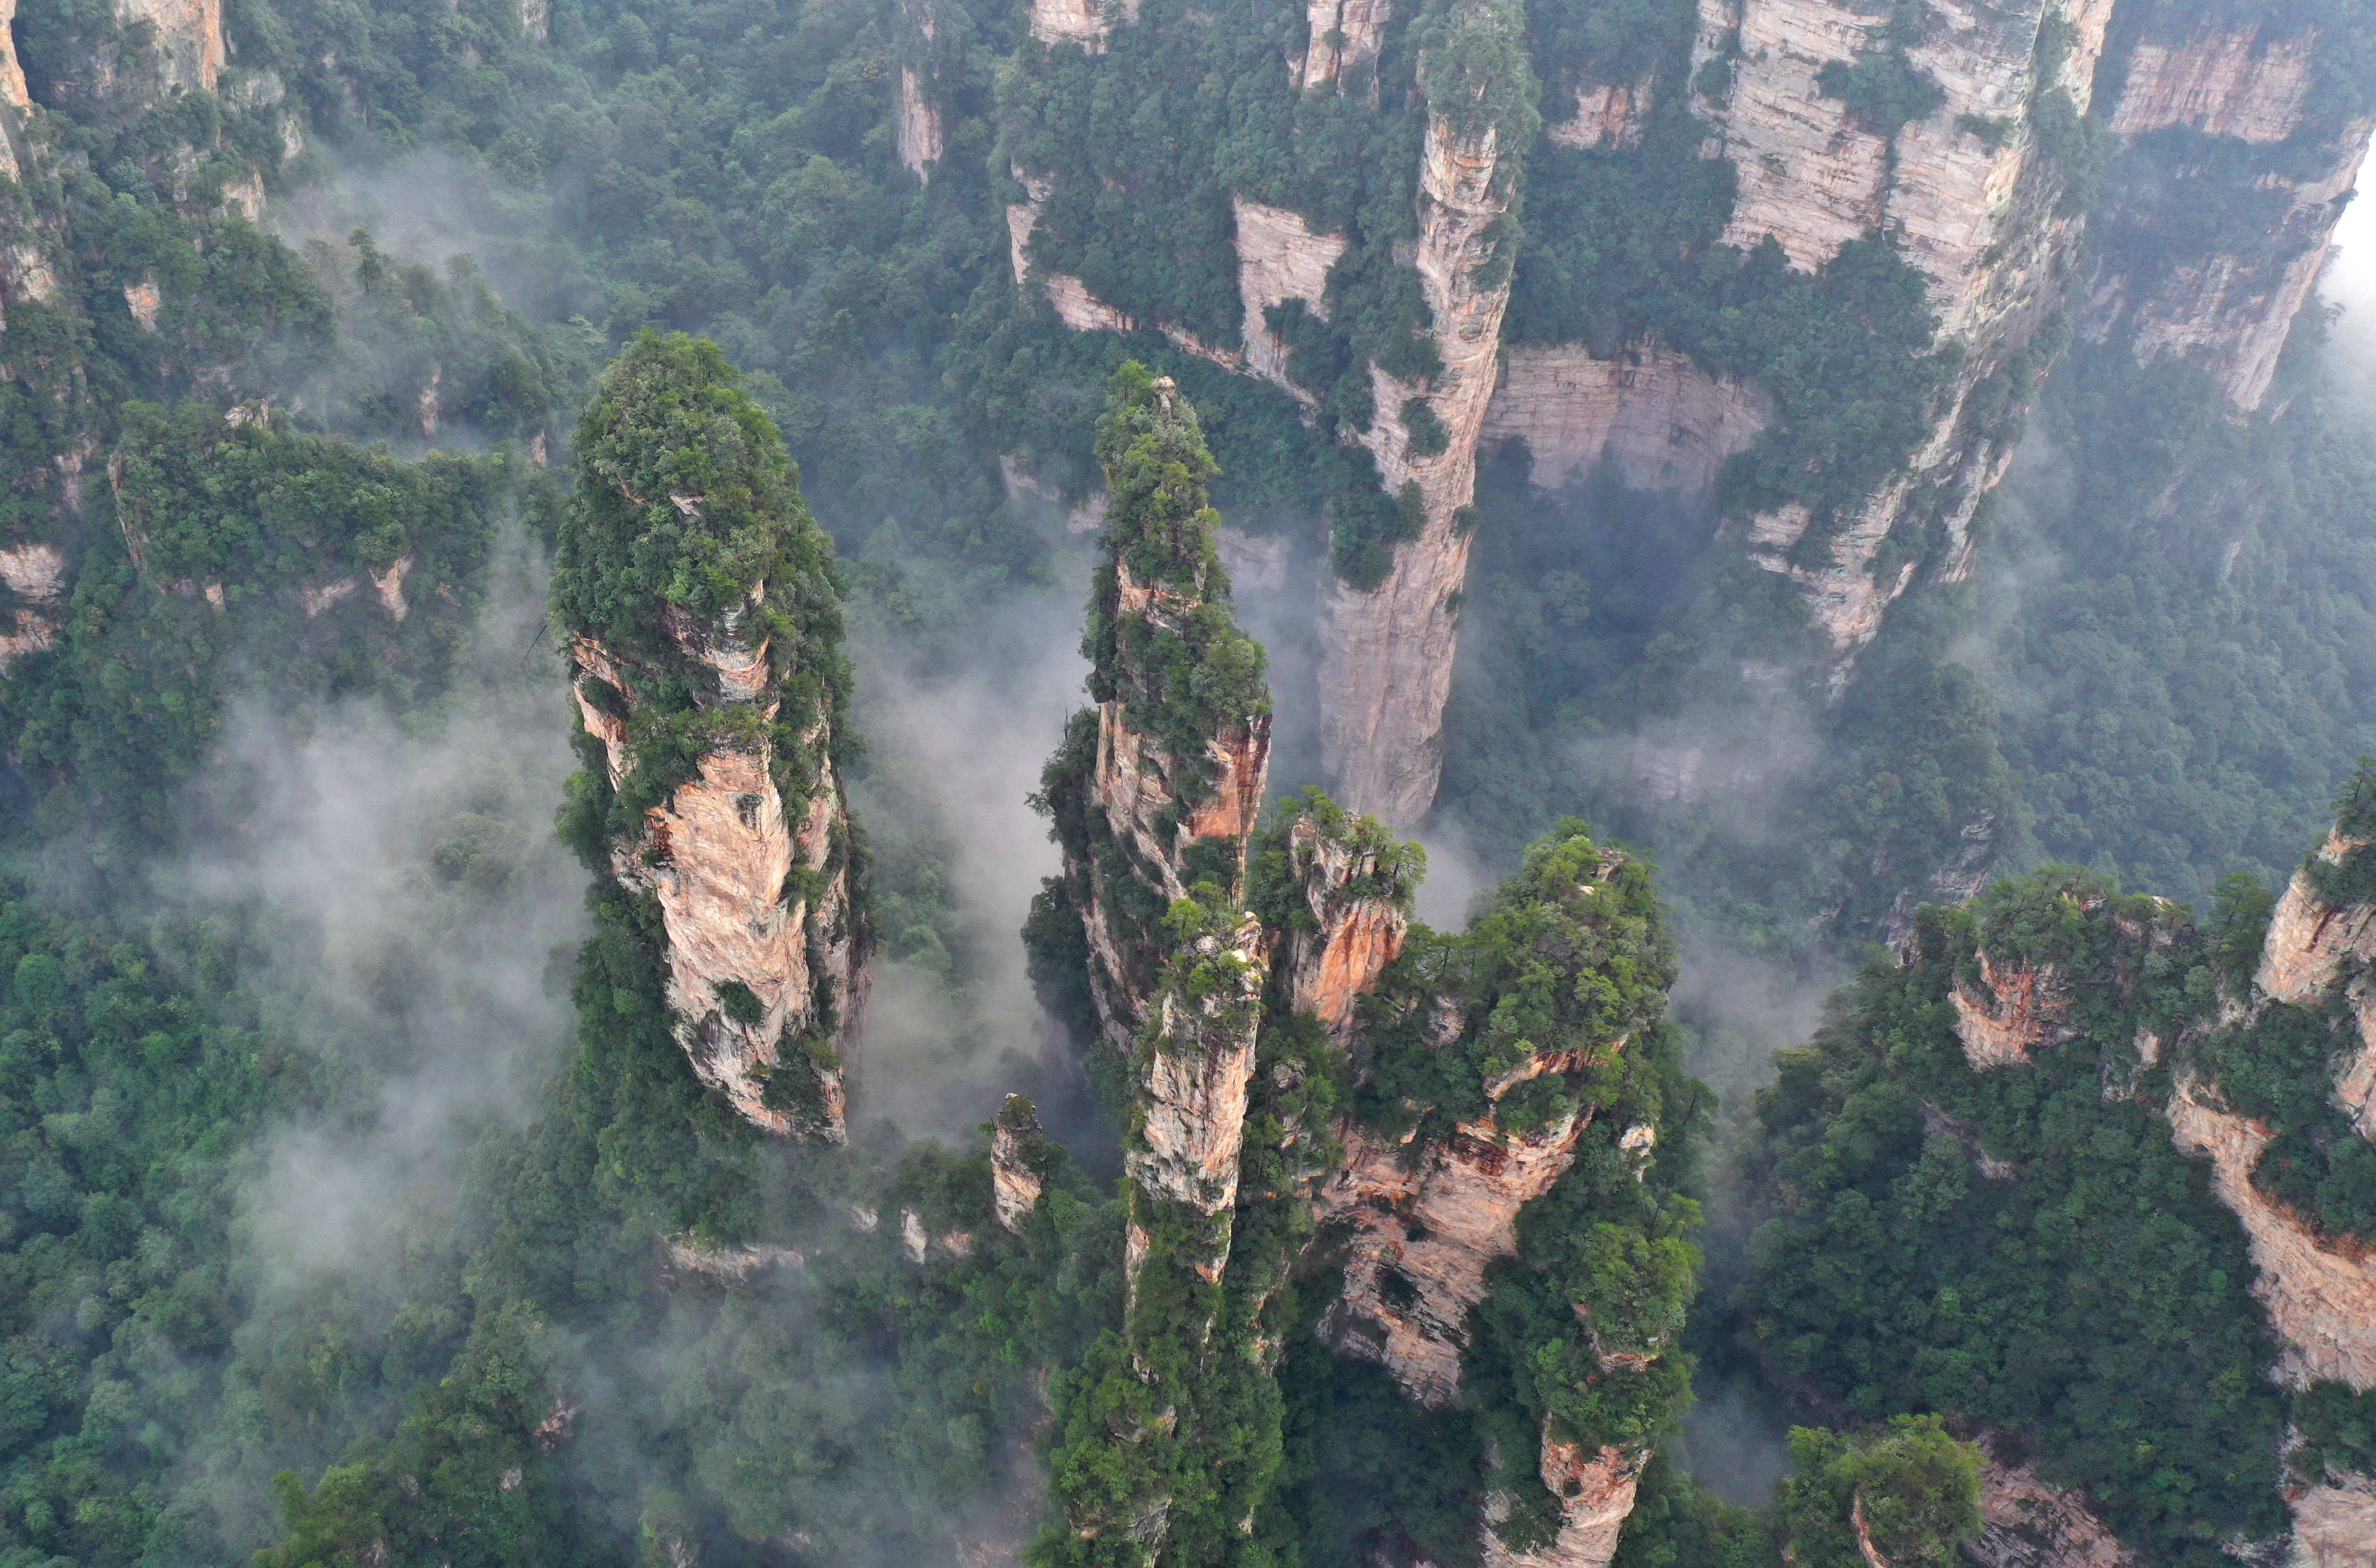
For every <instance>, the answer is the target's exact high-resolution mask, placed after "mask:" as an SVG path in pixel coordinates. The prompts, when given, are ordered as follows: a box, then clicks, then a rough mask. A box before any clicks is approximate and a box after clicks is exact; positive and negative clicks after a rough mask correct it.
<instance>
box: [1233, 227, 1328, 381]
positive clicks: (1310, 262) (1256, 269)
mask: <svg viewBox="0 0 2376 1568" xmlns="http://www.w3.org/2000/svg"><path fill="white" fill-rule="evenodd" d="M1230 207H1231V208H1232V209H1233V210H1234V211H1235V212H1236V214H1237V220H1238V230H1237V250H1238V297H1239V299H1240V300H1241V302H1243V303H1244V306H1245V313H1246V315H1245V326H1244V327H1243V331H1244V333H1245V339H1246V350H1245V362H1246V367H1247V368H1248V369H1250V370H1252V371H1253V373H1254V374H1257V375H1259V376H1261V377H1262V378H1263V379H1264V380H1265V381H1269V382H1273V383H1275V384H1277V386H1282V387H1285V388H1286V389H1287V391H1288V393H1289V395H1290V396H1291V397H1293V398H1295V399H1296V400H1297V401H1298V402H1301V403H1303V404H1304V405H1306V406H1307V407H1309V406H1312V405H1313V404H1315V403H1316V402H1317V399H1316V398H1313V395H1312V394H1311V393H1309V392H1307V391H1305V390H1304V389H1303V388H1302V387H1301V386H1297V385H1295V383H1293V382H1291V381H1289V379H1288V378H1287V345H1286V344H1285V343H1282V342H1281V341H1279V338H1278V335H1277V333H1275V332H1273V331H1272V330H1271V329H1270V324H1269V323H1268V322H1267V321H1265V319H1264V313H1265V312H1266V311H1267V310H1269V309H1270V307H1271V306H1273V305H1277V304H1285V303H1287V302H1288V301H1289V300H1301V301H1302V302H1303V303H1304V306H1305V308H1306V309H1308V310H1310V311H1311V312H1312V314H1313V315H1316V316H1318V317H1319V318H1320V319H1321V320H1323V321H1325V320H1327V319H1328V300H1327V295H1328V269H1329V268H1330V267H1335V266H1336V265H1337V258H1338V257H1340V256H1342V255H1344V254H1345V244H1346V241H1345V236H1344V235H1342V234H1332V233H1326V232H1322V233H1314V232H1313V231H1312V228H1311V226H1310V225H1309V224H1307V223H1306V222H1305V221H1304V220H1303V215H1302V214H1301V213H1300V212H1289V211H1288V210H1287V209H1286V208H1281V207H1265V206H1264V205H1263V204H1262V203H1261V202H1258V201H1248V200H1246V198H1245V197H1243V196H1235V197H1232V198H1231V200H1230Z"/></svg>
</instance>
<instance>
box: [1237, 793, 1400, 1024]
mask: <svg viewBox="0 0 2376 1568" xmlns="http://www.w3.org/2000/svg"><path fill="white" fill-rule="evenodd" d="M1284 850H1285V858H1286V862H1287V863H1286V869H1287V873H1288V875H1289V880H1290V882H1291V884H1292V885H1293V887H1294V896H1295V898H1296V901H1297V904H1298V908H1297V909H1295V910H1294V911H1293V916H1292V918H1290V919H1288V920H1286V921H1284V922H1283V929H1281V930H1279V931H1278V932H1277V934H1276V935H1275V938H1274V940H1275V942H1276V944H1277V954H1276V956H1275V957H1274V959H1273V967H1274V968H1276V969H1277V973H1278V975H1279V978H1280V980H1282V982H1283V983H1284V989H1285V992H1286V995H1287V1000H1288V1005H1289V1008H1290V1009H1291V1010H1292V1011H1294V1012H1298V1013H1309V1014H1312V1015H1313V1016H1316V1017H1317V1018H1319V1020H1320V1021H1321V1023H1322V1024H1324V1025H1325V1026H1326V1027H1327V1028H1328V1030H1329V1032H1330V1033H1331V1034H1332V1035H1334V1036H1335V1037H1336V1039H1337V1042H1338V1043H1339V1044H1345V1043H1347V1042H1348V1039H1349V1038H1350V1036H1351V1034H1352V1029H1353V1023H1354V1009H1355V1005H1356V1004H1358V1003H1359V1002H1360V999H1361V998H1362V997H1364V996H1366V995H1368V994H1369V993H1370V992H1371V991H1372V990H1373V989H1374V988H1375V987H1376V985H1377V982H1378V977H1379V976H1380V975H1382V974H1384V972H1385V968H1386V966H1387V965H1389V964H1391V963H1393V962H1394V961H1395V959H1396V957H1398V956H1400V955H1401V953H1402V950H1403V942H1404V939H1405V938H1406V937H1408V935H1409V933H1410V901H1411V897H1412V895H1413V893H1414V891H1415V885H1416V883H1417V881H1418V866H1417V863H1416V858H1415V857H1414V856H1413V855H1412V853H1411V850H1410V849H1409V847H1408V846H1407V845H1403V844H1399V843H1396V841H1395V840H1393V839H1392V838H1390V837H1388V836H1387V835H1386V833H1385V831H1384V828H1383V827H1381V826H1379V824H1378V823H1377V822H1376V821H1375V820H1374V819H1372V818H1349V817H1348V816H1347V815H1345V814H1343V813H1342V812H1339V811H1337V809H1336V807H1335V805H1334V803H1333V802H1327V801H1325V799H1322V800H1316V801H1313V802H1307V803H1306V804H1305V805H1304V807H1303V809H1301V810H1300V811H1298V812H1297V813H1296V814H1295V817H1294V819H1293V821H1292V822H1290V823H1289V825H1288V826H1287V828H1286V831H1285V844H1284Z"/></svg>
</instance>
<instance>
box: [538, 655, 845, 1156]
mask: <svg viewBox="0 0 2376 1568" xmlns="http://www.w3.org/2000/svg"><path fill="white" fill-rule="evenodd" d="M572 651H573V655H574V657H575V659H576V666H577V671H578V680H577V683H576V691H577V701H578V707H579V715H580V718H581V719H582V720H583V721H584V723H585V725H586V729H587V732H588V733H589V734H592V735H596V736H598V737H600V739H601V741H602V742H603V745H604V750H605V754H606V755H607V757H608V759H609V764H610V767H611V770H612V785H613V787H614V788H616V787H619V786H622V785H624V784H625V783H626V782H627V775H628V774H629V773H630V772H632V770H633V769H634V767H635V766H636V759H635V756H634V754H633V752H632V750H631V749H630V747H629V743H628V742H629V736H630V733H631V726H632V723H633V719H634V713H635V708H636V702H637V698H636V688H637V685H638V680H637V679H636V676H633V675H630V674H629V673H628V671H625V670H624V669H622V668H621V665H620V662H619V661H618V660H617V659H613V658H612V656H611V654H610V653H609V652H608V650H606V649H604V648H603V647H601V645H600V644H599V643H597V642H595V641H593V640H592V639H591V638H587V637H580V638H578V639H577V640H576V643H575V644H574V645H573V649H572ZM704 651H705V652H707V653H708V654H709V655H710V658H709V659H707V660H705V662H709V663H710V664H711V667H712V668H713V669H716V670H719V671H720V673H721V676H722V677H723V678H725V679H727V680H733V679H737V678H742V679H744V680H748V679H751V678H753V676H754V668H753V667H754V664H755V665H757V666H758V667H759V668H764V661H765V659H766V647H765V646H764V639H762V642H761V646H760V647H756V648H755V649H748V650H738V649H733V648H731V647H730V648H727V649H724V650H719V649H715V648H711V647H707V646H705V648H704ZM738 653H741V654H744V655H746V658H743V659H738V658H737V657H736V656H737V654H738ZM598 681H599V682H601V683H604V684H606V685H607V686H608V687H610V688H611V690H612V691H615V692H617V693H618V694H619V695H620V696H621V697H623V698H624V707H625V709H626V713H625V715H624V717H613V716H612V715H611V714H608V713H605V712H603V711H601V710H600V707H598V705H597V699H596V698H594V697H593V696H592V695H590V693H591V692H592V691H593V689H594V688H593V687H592V686H591V685H590V683H592V682H598ZM754 695H756V694H754ZM743 700H749V699H748V698H745V699H743ZM825 739H826V737H825V736H824V735H822V734H813V735H811V736H809V737H807V738H806V740H807V743H808V744H810V745H812V746H814V745H817V744H818V743H820V742H823V741H824V740H825ZM769 763H770V757H769V754H768V752H767V750H766V748H764V747H762V748H759V749H745V748H743V747H741V746H736V745H720V746H718V747H716V748H715V749H713V750H711V751H710V752H709V753H708V754H706V755H704V756H703V757H702V759H701V761H700V764H699V769H698V772H697V774H696V775H695V778H691V779H689V780H687V781H686V782H684V783H683V784H680V785H679V786H677V788H676V789H675V790H673V791H672V792H671V794H670V796H669V798H668V800H667V802H666V803H665V804H662V805H659V806H655V807H653V808H652V809H651V811H650V812H649V813H648V814H647V816H646V818H645V822H644V826H643V830H642V832H641V833H639V834H637V835H636V836H635V837H632V838H630V839H628V840H627V841H625V842H623V843H621V844H619V845H618V846H616V847H615V849H613V851H612V872H613V873H614V874H616V875H617V876H618V877H619V879H620V880H621V881H623V882H624V883H626V884H628V885H630V886H636V887H640V888H643V889H646V890H647V891H648V892H650V893H651V894H652V896H653V897H655V898H656V899H657V900H658V901H659V909H660V916H661V920H662V921H663V922H664V924H665V927H666V930H667V932H668V972H669V985H668V993H669V1005H670V1007H671V1011H672V1012H673V1013H674V1014H675V1015H676V1017H677V1019H678V1028H677V1036H678V1039H679V1041H680V1042H681V1043H682V1044H683V1046H684V1048H685V1051H686V1054H687V1055H688V1056H689V1057H690V1058H691V1060H692V1062H693V1066H694V1071H695V1074H696V1075H698V1076H699V1077H700V1078H701V1080H702V1081H703V1082H704V1083H706V1084H707V1085H709V1086H710V1087H713V1088H715V1089H717V1090H719V1092H720V1093H722V1094H724V1095H725V1096H726V1098H727V1099H728V1100H729V1102H730V1103H731V1104H732V1105H733V1107H734V1109H735V1110H736V1111H738V1112H740V1113H741V1114H742V1115H743V1117H745V1118H746V1119H748V1120H749V1121H752V1122H754V1123H758V1124H759V1125H761V1126H763V1127H766V1128H767V1129H769V1130H770V1131H772V1132H777V1133H791V1132H794V1131H797V1130H800V1119H799V1118H798V1117H797V1116H796V1115H795V1113H794V1112H793V1111H790V1110H789V1109H780V1108H778V1107H777V1106H773V1105H770V1104H769V1103H768V1099H769V1097H768V1094H767V1089H768V1084H769V1080H770V1079H771V1078H772V1077H773V1076H774V1075H775V1074H776V1072H777V1071H778V1069H779V1068H781V1069H783V1070H785V1071H788V1072H799V1073H807V1072H812V1071H814V1075H815V1076H816V1078H817V1080H818V1082H817V1097H816V1098H817V1099H818V1101H819V1103H818V1105H817V1108H816V1111H815V1113H814V1117H813V1118H812V1119H813V1120H814V1121H815V1122H816V1123H818V1126H819V1128H820V1130H823V1131H825V1132H826V1134H827V1135H829V1136H831V1137H835V1138H838V1137H839V1136H840V1133H841V1128H842V1124H843V1116H844V1110H843V1099H842V1086H841V1073H840V1070H839V1067H838V1063H837V1064H835V1065H832V1066H826V1065H815V1066H814V1067H813V1066H812V1064H811V1063H810V1062H807V1061H787V1060H786V1051H785V1049H784V1048H785V1046H786V1045H787V1043H789V1039H788V1037H790V1036H796V1035H798V1034H800V1033H801V1032H802V1025H803V1024H812V1025H813V1024H815V1023H817V1022H819V1021H821V1016H830V1018H831V1025H830V1027H828V1028H826V1030H825V1033H826V1037H827V1038H826V1040H825V1041H824V1042H823V1043H825V1044H826V1046H827V1047H828V1049H830V1050H831V1051H832V1052H833V1053H834V1054H835V1055H837V1056H838V1053H839V1052H840V1051H841V1050H842V1049H844V1048H846V1047H847V1045H848V1043H849V1039H850V1038H851V1034H852V1026H853V1025H854V1023H855V1021H856V1015H857V1012H858V1008H859V1004H860V1002H861V998H862V993H863V989H864V984H865V980H864V974H863V966H862V964H861V955H860V953H859V951H858V950H857V947H856V944H854V943H853V942H852V941H851V940H850V939H849V937H848V936H847V935H846V934H844V935H839V936H837V935H834V934H831V933H834V932H847V930H848V928H849V918H848V917H849V908H848V906H849V881H848V876H847V874H846V873H836V872H834V871H831V870H829V869H828V862H830V861H832V860H833V859H834V858H835V849H836V839H837V836H838V833H839V832H840V831H841V830H842V821H843V809H842V802H841V800H840V794H839V790H838V788H837V787H836V786H835V785H834V784H833V782H832V781H831V780H830V779H826V780H823V781H821V783H820V787H819V789H818V791H817V792H816V794H814V796H813V797H812V798H811V799H810V800H809V801H808V802H806V805H805V809H804V810H803V811H802V813H801V814H800V815H799V819H798V820H797V821H793V820H790V819H788V817H787V815H786V813H785V809H784V800H783V797H782V794H781V793H780V792H779V791H778V789H777V786H776V779H775V775H774V771H773V769H772V768H771V767H770V766H769ZM795 870H797V871H798V872H799V873H801V876H800V878H799V879H798V882H799V884H800V885H812V884H813V885H817V887H818V891H816V892H815V893H814V894H813V895H794V896H791V897H787V896H786V892H785V890H786V888H787V887H788V886H789V885H795V881H796V879H795V878H794V875H793V873H794V872H795ZM821 1004H822V1005H821Z"/></svg>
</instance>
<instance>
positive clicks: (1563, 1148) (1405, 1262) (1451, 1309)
mask: <svg viewBox="0 0 2376 1568" xmlns="http://www.w3.org/2000/svg"><path fill="white" fill-rule="evenodd" d="M1442 1027H1443V1028H1445V1029H1447V1030H1450V1031H1454V1032H1456V1030H1457V1028H1458V1027H1459V1026H1458V1020H1457V1019H1456V1017H1446V1018H1445V1019H1443V1026H1442ZM1573 1065H1574V1066H1580V1065H1581V1063H1574V1064H1573ZM1506 1092H1507V1086H1504V1087H1503V1093H1506ZM1499 1098H1500V1096H1499V1095H1497V1096H1495V1099H1499ZM1589 1120H1590V1115H1589V1113H1588V1112H1581V1113H1576V1114H1572V1115H1568V1116H1565V1117H1562V1118H1561V1119H1560V1120H1558V1121H1556V1122H1554V1123H1550V1125H1548V1126H1544V1127H1539V1128H1537V1129H1535V1130H1534V1131H1532V1132H1528V1133H1524V1134H1512V1133H1507V1132H1504V1131H1503V1129H1502V1128H1501V1127H1500V1126H1498V1125H1497V1124H1496V1123H1495V1122H1494V1121H1493V1119H1492V1118H1491V1117H1490V1116H1489V1117H1486V1118H1483V1119H1480V1120H1479V1121H1476V1122H1467V1123H1460V1124H1459V1126H1458V1127H1456V1128H1455V1130H1454V1132H1453V1133H1452V1134H1451V1135H1450V1136H1449V1137H1446V1138H1443V1139H1442V1140H1440V1141H1431V1142H1426V1143H1420V1144H1417V1145H1416V1146H1414V1145H1413V1144H1412V1143H1406V1144H1403V1145H1395V1144H1383V1145H1382V1144H1380V1143H1378V1142H1376V1141H1375V1140H1373V1139H1372V1138H1371V1137H1369V1136H1367V1135H1366V1134H1363V1133H1362V1132H1361V1131H1360V1129H1358V1128H1351V1127H1348V1128H1343V1129H1340V1130H1339V1136H1340V1137H1341V1138H1342V1139H1343V1141H1344V1144H1345V1151H1346V1157H1345V1164H1344V1166H1343V1168H1342V1169H1341V1170H1338V1171H1337V1173H1336V1174H1335V1175H1334V1176H1332V1177H1331V1178H1330V1179H1329V1180H1328V1182H1326V1184H1325V1185H1324V1186H1323V1187H1322V1188H1321V1190H1320V1194H1319V1200H1318V1209H1319V1213H1320V1216H1321V1218H1322V1221H1323V1223H1324V1224H1329V1225H1333V1226H1334V1227H1335V1228H1337V1229H1340V1230H1342V1231H1343V1232H1344V1233H1345V1284H1344V1289H1343V1293H1342V1294H1341V1295H1339V1296H1338V1298H1337V1301H1336V1304H1335V1305H1334V1306H1332V1307H1331V1308H1330V1309H1329V1312H1328V1315H1327V1317H1326V1318H1325V1320H1324V1322H1323V1323H1322V1324H1321V1330H1320V1333H1321V1337H1322V1338H1324V1339H1325V1340H1326V1341H1327V1342H1328V1343H1329V1344H1330V1345H1332V1346H1334V1347H1335V1348H1337V1350H1339V1351H1340V1352H1342V1353H1344V1354H1346V1355H1348V1356H1354V1357H1358V1358H1359V1359H1360V1360H1366V1361H1375V1362H1377V1363H1378V1364H1379V1365H1380V1366H1383V1367H1384V1368H1385V1369H1386V1371H1387V1372H1390V1373H1391V1374H1393V1376H1394V1380H1395V1382H1396V1384H1397V1385H1399V1386H1400V1387H1401V1388H1402V1390H1403V1392H1404V1393H1406V1394H1408V1395H1409V1396H1411V1397H1412V1398H1413V1399H1415V1400H1417V1401H1418V1402H1419V1403H1420V1404H1422V1405H1425V1406H1428V1407H1430V1408H1448V1407H1450V1406H1451V1405H1452V1404H1454V1403H1455V1401H1456V1400H1457V1399H1458V1397H1459V1393H1460V1355H1461V1351H1462V1350H1463V1349H1465V1348H1467V1343H1468V1313H1469V1310H1470V1309H1471V1308H1473V1307H1474V1306H1476V1305H1477V1303H1478V1302H1479V1301H1483V1300H1484V1299H1485V1270H1486V1268H1487V1267H1488V1265H1491V1263H1492V1262H1493V1260H1494V1259H1496V1258H1501V1257H1507V1256H1509V1255H1510V1254H1511V1253H1514V1252H1515V1251H1516V1250H1517V1224H1518V1211H1519V1210H1520V1209H1522V1208H1524V1207H1526V1206H1527V1205H1528V1204H1530V1203H1532V1202H1534V1201H1535V1200H1536V1199H1537V1198H1539V1197H1541V1196H1542V1195H1543V1194H1545V1193H1548V1192H1550V1190H1551V1184H1552V1183H1553V1182H1557V1181H1558V1180H1559V1179H1560V1177H1561V1176H1562V1174H1563V1173H1564V1172H1565V1171H1566V1170H1567V1168H1568V1166H1569V1164H1570V1163H1571V1162H1573V1161H1574V1158H1575V1150H1576V1145H1577V1144H1578V1143H1579V1142H1580V1141H1581V1140H1582V1138H1583V1135H1584V1130H1585V1127H1586V1123H1588V1122H1589Z"/></svg>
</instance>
